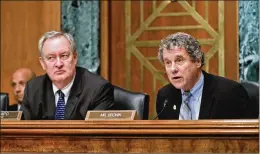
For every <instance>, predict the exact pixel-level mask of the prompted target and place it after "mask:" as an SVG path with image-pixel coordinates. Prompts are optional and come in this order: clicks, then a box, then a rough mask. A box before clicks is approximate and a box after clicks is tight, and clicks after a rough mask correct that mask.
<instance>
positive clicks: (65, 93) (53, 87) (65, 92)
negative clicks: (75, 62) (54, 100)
mask: <svg viewBox="0 0 260 154" xmlns="http://www.w3.org/2000/svg"><path fill="white" fill-rule="evenodd" d="M75 76H76V73H75V75H74V77H73V79H72V80H71V81H70V83H69V84H68V85H67V86H65V87H64V88H62V89H58V88H57V87H56V86H55V85H54V84H52V89H53V93H54V95H55V94H56V93H57V91H58V90H61V91H62V92H63V94H64V96H65V97H68V96H69V94H70V90H71V87H72V85H73V82H74V80H75Z"/></svg>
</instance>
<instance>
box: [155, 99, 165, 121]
mask: <svg viewBox="0 0 260 154" xmlns="http://www.w3.org/2000/svg"><path fill="white" fill-rule="evenodd" d="M166 106H168V100H167V99H166V100H164V103H163V108H162V110H161V112H159V113H158V114H157V116H156V117H154V118H153V119H152V120H154V119H156V118H157V117H159V115H160V114H161V113H162V112H163V110H164V109H165V107H166Z"/></svg>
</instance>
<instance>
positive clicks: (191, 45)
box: [156, 32, 249, 120]
mask: <svg viewBox="0 0 260 154" xmlns="http://www.w3.org/2000/svg"><path fill="white" fill-rule="evenodd" d="M158 58H159V60H160V62H162V63H163V65H164V67H165V70H166V73H167V76H168V79H169V81H170V83H169V84H168V85H166V86H164V87H163V88H161V89H160V90H159V91H158V94H157V102H156V111H157V114H159V116H158V118H159V119H179V120H199V119H241V118H247V117H248V115H246V112H245V111H246V103H248V101H249V97H248V94H247V92H246V90H245V89H244V88H243V87H242V85H240V84H239V83H237V82H235V81H232V80H229V79H226V78H223V77H220V76H216V75H213V74H209V73H206V72H205V71H203V70H202V66H203V65H204V53H203V52H202V51H201V48H200V43H199V42H198V41H197V40H196V39H195V38H194V37H192V36H191V35H189V34H186V33H183V32H178V33H175V34H172V35H169V36H167V37H166V38H164V39H163V40H162V41H161V45H160V48H159V52H158Z"/></svg>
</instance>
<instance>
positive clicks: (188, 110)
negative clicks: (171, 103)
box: [179, 92, 192, 120]
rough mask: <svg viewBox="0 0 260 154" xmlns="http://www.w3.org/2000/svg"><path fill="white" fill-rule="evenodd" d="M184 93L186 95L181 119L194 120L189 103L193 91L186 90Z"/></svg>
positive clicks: (181, 110)
mask: <svg viewBox="0 0 260 154" xmlns="http://www.w3.org/2000/svg"><path fill="white" fill-rule="evenodd" d="M183 95H184V98H183V102H182V104H181V109H180V117H179V119H180V120H192V114H191V108H190V106H189V104H188V103H189V100H190V97H191V93H190V92H184V93H183Z"/></svg>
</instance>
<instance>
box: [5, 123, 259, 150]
mask: <svg viewBox="0 0 260 154" xmlns="http://www.w3.org/2000/svg"><path fill="white" fill-rule="evenodd" d="M258 124H259V122H258V120H200V121H163V120H162V121H159V120H154V121H151V120H147V121H141V120H137V121H1V151H2V152H124V153H127V152H158V153H162V152H186V153H190V152H202V153H205V152H222V153H224V152H228V153H231V152H247V153H259V125H258Z"/></svg>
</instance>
